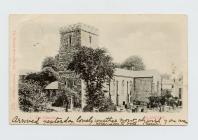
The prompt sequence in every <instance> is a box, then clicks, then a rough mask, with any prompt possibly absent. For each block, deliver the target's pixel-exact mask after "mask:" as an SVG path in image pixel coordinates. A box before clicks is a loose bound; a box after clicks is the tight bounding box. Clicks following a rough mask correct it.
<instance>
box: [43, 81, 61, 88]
mask: <svg viewBox="0 0 198 140" xmlns="http://www.w3.org/2000/svg"><path fill="white" fill-rule="evenodd" d="M45 89H58V81H54V82H52V83H50V84H49V85H47V86H46V87H45Z"/></svg>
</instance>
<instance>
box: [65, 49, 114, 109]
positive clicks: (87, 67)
mask: <svg viewBox="0 0 198 140" xmlns="http://www.w3.org/2000/svg"><path fill="white" fill-rule="evenodd" d="M68 70H71V71H74V72H76V73H77V74H78V75H79V76H80V78H81V79H82V80H84V83H85V85H86V95H85V97H86V104H87V107H86V108H88V109H87V110H88V111H93V109H94V108H98V109H99V108H101V107H103V104H104V102H105V100H106V99H105V95H104V92H103V91H102V88H103V84H104V83H105V82H106V81H109V80H110V79H112V77H113V73H114V64H113V63H112V58H111V57H110V56H109V55H107V54H106V50H104V49H99V48H97V49H92V48H88V47H80V48H79V51H78V52H77V53H76V54H75V55H74V57H73V60H72V61H71V63H70V64H69V66H68ZM86 108H85V110H86Z"/></svg>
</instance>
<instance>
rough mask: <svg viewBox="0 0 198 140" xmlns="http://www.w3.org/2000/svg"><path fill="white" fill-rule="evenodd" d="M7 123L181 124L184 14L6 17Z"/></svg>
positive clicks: (184, 84)
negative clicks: (7, 48)
mask: <svg viewBox="0 0 198 140" xmlns="http://www.w3.org/2000/svg"><path fill="white" fill-rule="evenodd" d="M9 42H10V55H9V62H10V65H9V76H10V79H9V123H10V124H12V125H72V126H81V125H83V126H142V125H146V126H150V125H151V126H160V125H163V126H168V125H181V126H185V125H187V124H188V65H187V64H188V56H187V54H188V52H187V50H188V49H187V48H188V47H187V16H186V15H181V14H12V15H10V16H9Z"/></svg>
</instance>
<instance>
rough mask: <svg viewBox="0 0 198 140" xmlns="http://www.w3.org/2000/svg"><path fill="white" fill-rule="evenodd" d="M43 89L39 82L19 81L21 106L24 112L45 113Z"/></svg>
mask: <svg viewBox="0 0 198 140" xmlns="http://www.w3.org/2000/svg"><path fill="white" fill-rule="evenodd" d="M41 91H42V87H41V86H40V85H39V83H38V82H35V81H33V80H28V81H24V82H21V81H19V91H18V92H19V106H20V109H21V110H22V111H25V112H32V111H34V112H37V111H43V110H44V108H45V106H46V105H45V104H43V102H44V100H45V96H44V94H42V92H41Z"/></svg>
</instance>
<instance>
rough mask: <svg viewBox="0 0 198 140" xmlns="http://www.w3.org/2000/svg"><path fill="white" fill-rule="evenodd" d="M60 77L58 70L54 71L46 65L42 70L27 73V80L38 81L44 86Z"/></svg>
mask: <svg viewBox="0 0 198 140" xmlns="http://www.w3.org/2000/svg"><path fill="white" fill-rule="evenodd" d="M58 78H59V76H58V73H57V72H56V71H54V70H53V69H52V68H51V67H45V68H43V69H42V71H41V72H37V73H30V74H28V75H26V77H25V80H33V81H36V82H38V84H39V85H40V86H42V87H43V88H44V87H45V86H46V85H47V84H49V83H51V82H54V81H56V80H58Z"/></svg>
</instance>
